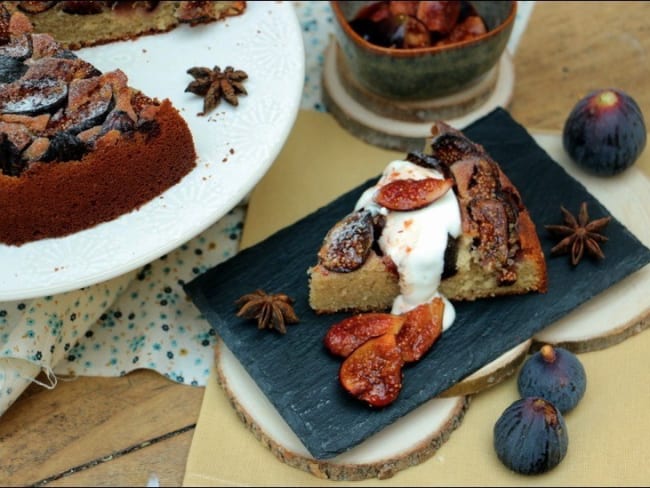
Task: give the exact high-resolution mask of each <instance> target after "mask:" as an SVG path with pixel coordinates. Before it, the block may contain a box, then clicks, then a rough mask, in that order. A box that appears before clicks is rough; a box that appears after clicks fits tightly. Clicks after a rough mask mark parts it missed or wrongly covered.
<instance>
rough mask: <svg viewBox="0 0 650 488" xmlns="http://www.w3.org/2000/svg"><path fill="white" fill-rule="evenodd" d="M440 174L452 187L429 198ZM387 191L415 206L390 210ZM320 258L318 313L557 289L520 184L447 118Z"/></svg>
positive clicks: (314, 284) (313, 288)
mask: <svg viewBox="0 0 650 488" xmlns="http://www.w3.org/2000/svg"><path fill="white" fill-rule="evenodd" d="M430 180H438V181H440V182H442V181H444V182H450V183H451V184H450V185H449V187H450V188H449V190H448V191H447V192H446V193H444V194H443V195H442V196H439V197H438V198H436V199H435V200H433V201H431V202H427V198H429V197H427V196H426V195H427V191H428V190H427V188H428V187H429V186H431V184H430V183H425V182H429V181H430ZM396 182H408V183H396ZM400 186H401V190H402V194H401V195H400V192H399V190H400ZM386 193H388V194H391V196H392V198H393V200H395V201H397V200H399V199H400V198H401V199H403V200H406V201H410V202H411V203H410V205H411V207H410V208H409V207H408V205H409V204H408V203H407V204H406V207H404V206H401V207H400V206H399V205H396V204H391V203H388V205H389V206H390V207H391V208H387V207H386V198H385V194H386ZM382 195H384V196H383V197H382ZM389 200H390V199H389ZM418 202H419V203H418ZM422 202H425V203H424V204H423V203H422ZM382 203H383V204H382ZM317 260H318V262H317V263H316V264H315V265H314V266H312V267H311V268H310V269H309V270H308V276H309V287H310V290H309V300H310V306H311V307H312V309H313V310H314V311H316V312H317V313H333V312H339V311H351V312H370V311H385V310H391V311H392V312H393V313H403V312H405V311H407V310H409V309H411V308H413V307H415V306H417V305H418V304H419V303H424V302H427V301H429V300H431V299H432V298H433V297H435V296H438V295H442V296H443V297H444V298H446V299H448V300H451V301H461V300H476V299H480V298H487V297H495V296H499V295H516V294H524V293H530V292H542V293H543V292H545V291H546V289H547V272H546V262H545V259H544V254H543V251H542V249H541V245H540V242H539V239H538V236H537V233H536V230H535V225H534V223H533V221H532V219H531V217H530V214H529V212H528V210H527V209H526V206H525V204H524V202H523V201H522V198H521V195H520V194H519V192H518V190H517V189H516V188H515V187H514V185H513V184H512V182H511V181H510V180H509V179H508V177H507V176H506V175H505V174H504V173H503V171H502V170H501V168H500V166H499V164H498V163H497V162H496V161H494V160H493V159H492V158H491V157H490V155H489V154H487V152H486V151H485V149H484V148H483V147H482V146H481V145H479V144H476V143H474V142H473V141H471V140H469V139H468V138H467V137H466V136H465V135H464V134H463V133H462V132H461V131H458V130H456V129H454V128H453V127H451V126H449V125H448V124H446V123H444V122H436V123H434V124H433V126H432V137H431V138H430V139H429V140H428V141H427V150H426V152H423V153H409V154H408V155H407V157H406V158H405V159H404V160H398V161H393V162H391V163H390V164H389V165H388V166H387V167H386V170H385V171H384V173H383V175H382V176H381V178H380V179H379V180H378V182H377V184H376V185H375V186H373V187H371V188H369V189H368V190H367V191H366V192H365V193H364V194H363V196H362V197H361V198H360V199H359V201H358V202H357V205H356V207H355V208H354V209H352V211H351V213H350V214H349V215H347V216H345V217H343V218H342V219H341V221H340V222H339V223H337V224H336V225H335V226H334V227H333V228H332V229H331V230H330V231H329V232H328V233H327V235H326V236H325V238H324V241H323V245H322V247H321V249H320V250H319V253H318V258H317ZM446 309H449V310H451V309H452V307H447V308H446ZM451 320H452V321H453V319H451ZM447 322H449V321H447Z"/></svg>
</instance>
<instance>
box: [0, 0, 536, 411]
mask: <svg viewBox="0 0 650 488" xmlns="http://www.w3.org/2000/svg"><path fill="white" fill-rule="evenodd" d="M533 3H534V2H520V3H519V8H518V18H517V20H516V22H515V28H514V29H513V34H512V36H511V39H510V44H509V49H510V50H511V52H514V50H515V48H516V43H517V42H518V40H519V36H520V34H521V31H523V28H524V27H525V24H526V22H527V19H528V16H529V14H530V11H531V9H532V6H533V5H532V4H533ZM293 4H294V6H295V11H296V14H297V16H298V19H299V21H300V25H301V27H302V32H303V39H304V45H305V84H304V90H303V96H302V101H301V109H303V110H316V111H325V110H326V108H325V107H324V106H323V102H322V99H321V86H320V80H321V70H322V66H323V58H324V52H325V48H326V47H327V44H328V42H329V39H330V35H331V34H332V22H333V17H332V12H331V9H330V6H329V3H328V2H319V1H314V2H293ZM245 215H246V201H244V202H242V203H241V204H240V205H238V206H236V207H235V208H234V209H233V210H232V211H230V212H229V213H228V214H227V215H226V216H224V217H223V218H222V219H221V220H219V221H218V222H216V223H215V224H214V225H213V226H212V227H210V228H208V229H207V230H206V231H205V232H203V233H202V234H200V235H198V236H197V237H195V238H194V239H192V240H190V241H189V242H187V243H185V244H183V245H182V246H180V247H179V248H177V249H175V250H174V251H173V252H170V253H169V254H167V255H165V256H162V257H161V258H159V259H157V260H155V261H153V262H151V263H149V264H147V265H146V266H144V267H143V268H141V269H137V270H134V271H132V272H130V273H127V274H125V275H122V276H119V277H117V278H114V279H112V280H109V281H106V282H103V283H98V284H95V285H92V286H89V287H86V288H83V289H81V290H76V291H71V292H67V293H62V294H59V295H55V296H45V297H40V298H37V299H30V300H24V301H13V302H1V303H0V415H1V414H2V413H4V412H5V411H6V410H7V409H8V408H9V407H10V406H11V405H12V404H13V402H14V401H15V400H16V399H17V398H18V396H19V395H20V394H21V393H22V392H23V391H24V390H25V388H27V387H28V386H29V385H30V384H31V383H37V384H39V385H41V386H43V387H44V388H54V387H55V386H56V384H57V382H58V381H64V380H66V379H68V378H74V377H75V376H122V375H126V374H128V373H129V372H131V371H134V370H136V369H140V368H146V369H151V370H154V371H157V372H158V373H160V374H162V375H164V376H166V377H167V378H169V379H170V380H172V381H176V382H178V383H183V384H187V385H195V386H198V387H202V386H205V384H206V381H207V379H208V376H209V374H210V369H211V367H212V364H213V360H214V345H215V342H216V337H215V334H214V332H213V330H212V329H211V327H210V326H209V324H208V323H207V321H205V320H204V319H203V318H202V317H201V315H200V314H199V312H198V310H197V309H196V308H195V307H194V305H193V303H192V302H191V301H190V300H189V299H188V297H187V296H186V295H185V293H184V291H183V289H182V285H183V283H185V282H188V281H190V280H192V279H193V278H194V277H195V276H197V275H199V274H201V273H202V272H204V271H205V270H207V269H209V268H211V267H213V266H215V265H216V264H218V263H220V262H222V261H224V260H226V259H228V258H230V257H232V256H233V255H235V254H236V253H237V251H238V249H239V242H240V237H241V230H242V228H243V222H244V218H245Z"/></svg>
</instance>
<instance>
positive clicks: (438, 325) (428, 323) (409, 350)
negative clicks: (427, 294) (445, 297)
mask: <svg viewBox="0 0 650 488" xmlns="http://www.w3.org/2000/svg"><path fill="white" fill-rule="evenodd" d="M444 309H445V303H444V302H443V301H442V299H441V298H438V297H436V298H434V299H433V300H431V301H430V302H428V303H423V304H422V305H418V306H417V307H415V308H414V309H413V310H410V311H409V312H407V313H406V314H405V322H404V325H403V326H402V328H401V329H400V331H399V333H398V334H397V346H398V347H399V349H400V351H401V352H402V359H403V360H404V361H405V362H414V361H417V360H419V359H420V358H421V357H422V356H424V354H425V353H426V352H427V351H428V350H429V349H431V346H433V344H434V342H436V341H437V340H438V338H439V337H440V334H442V317H443V312H444Z"/></svg>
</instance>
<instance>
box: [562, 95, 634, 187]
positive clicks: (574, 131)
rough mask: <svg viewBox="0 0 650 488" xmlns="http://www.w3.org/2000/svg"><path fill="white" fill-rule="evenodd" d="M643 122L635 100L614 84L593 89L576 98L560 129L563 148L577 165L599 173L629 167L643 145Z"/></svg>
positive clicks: (607, 174) (615, 172) (613, 173)
mask: <svg viewBox="0 0 650 488" xmlns="http://www.w3.org/2000/svg"><path fill="white" fill-rule="evenodd" d="M646 133H647V131H646V125H645V120H644V118H643V114H642V113H641V109H640V108H639V106H638V104H637V103H636V101H635V100H634V99H633V98H632V97H631V96H630V95H628V94H627V93H625V92H623V91H622V90H619V89H616V88H607V89H600V90H595V91H593V92H591V93H589V94H588V95H586V96H585V97H584V98H582V99H581V100H579V101H578V103H577V104H576V105H575V106H574V108H573V110H572V111H571V113H570V114H569V117H568V118H567V120H566V122H565V124H564V129H563V132H562V142H563V145H564V149H565V150H566V152H567V153H568V154H569V156H570V157H571V159H573V160H574V161H575V162H576V163H577V164H578V165H580V166H581V167H582V168H584V169H585V170H587V171H589V172H591V173H593V174H596V175H600V176H613V175H616V174H619V173H621V172H622V171H624V170H625V169H627V168H629V167H630V166H632V165H633V164H634V162H635V161H636V160H637V159H638V158H639V156H640V155H641V153H642V152H643V149H644V148H645V145H646V138H647V135H646Z"/></svg>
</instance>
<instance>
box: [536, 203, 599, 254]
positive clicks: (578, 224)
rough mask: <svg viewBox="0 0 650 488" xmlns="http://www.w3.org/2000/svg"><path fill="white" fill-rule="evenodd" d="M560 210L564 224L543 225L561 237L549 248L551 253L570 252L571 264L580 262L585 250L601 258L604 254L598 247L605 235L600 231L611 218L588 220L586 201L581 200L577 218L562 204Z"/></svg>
mask: <svg viewBox="0 0 650 488" xmlns="http://www.w3.org/2000/svg"><path fill="white" fill-rule="evenodd" d="M560 210H561V211H562V215H563V216H564V225H545V226H544V227H545V228H546V230H548V231H549V232H550V233H551V234H553V235H555V236H558V237H561V238H562V240H561V241H560V242H558V243H557V244H556V245H555V246H554V247H553V248H552V249H551V254H552V255H558V254H566V253H568V254H570V256H571V264H572V265H573V266H576V265H577V264H578V263H579V262H580V260H581V259H582V256H583V255H584V253H585V252H586V253H587V254H589V255H590V256H592V257H594V258H597V259H603V258H604V257H605V255H604V254H603V251H602V250H601V249H600V244H601V243H603V242H606V241H607V237H605V236H604V235H603V234H602V233H601V231H602V230H603V229H605V227H607V224H609V222H610V221H611V220H612V218H611V217H602V218H600V219H596V220H592V221H589V212H588V211H587V202H582V204H581V205H580V211H579V213H578V217H577V218H576V217H575V216H574V215H573V214H571V212H569V211H568V210H567V209H566V208H564V207H563V206H560Z"/></svg>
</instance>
